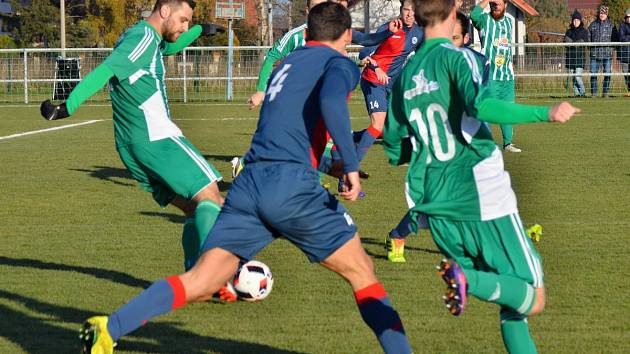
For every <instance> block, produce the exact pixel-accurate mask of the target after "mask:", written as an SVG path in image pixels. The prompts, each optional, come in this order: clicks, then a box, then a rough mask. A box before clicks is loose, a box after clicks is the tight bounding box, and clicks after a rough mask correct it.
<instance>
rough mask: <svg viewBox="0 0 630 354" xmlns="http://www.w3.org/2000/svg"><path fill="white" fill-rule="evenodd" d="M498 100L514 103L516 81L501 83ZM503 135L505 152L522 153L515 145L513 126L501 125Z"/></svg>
mask: <svg viewBox="0 0 630 354" xmlns="http://www.w3.org/2000/svg"><path fill="white" fill-rule="evenodd" d="M499 83H500V84H499V92H498V95H497V96H496V97H497V98H498V99H501V100H504V101H506V102H514V101H515V99H516V94H515V92H514V91H515V87H514V80H508V81H499ZM500 127H501V135H502V137H503V150H504V151H507V152H521V151H522V150H521V149H520V148H518V147H516V146H515V145H514V142H513V140H514V127H513V126H512V125H511V124H501V125H500Z"/></svg>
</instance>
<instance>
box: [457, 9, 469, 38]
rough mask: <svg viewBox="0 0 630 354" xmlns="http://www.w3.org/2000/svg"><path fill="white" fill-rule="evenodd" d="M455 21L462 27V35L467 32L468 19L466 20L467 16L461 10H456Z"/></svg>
mask: <svg viewBox="0 0 630 354" xmlns="http://www.w3.org/2000/svg"><path fill="white" fill-rule="evenodd" d="M457 23H459V25H460V26H461V27H462V35H465V34H466V33H468V24H469V23H470V21H469V20H468V16H466V14H465V13H463V12H461V11H457Z"/></svg>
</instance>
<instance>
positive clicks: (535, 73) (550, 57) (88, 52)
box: [0, 43, 630, 104]
mask: <svg viewBox="0 0 630 354" xmlns="http://www.w3.org/2000/svg"><path fill="white" fill-rule="evenodd" d="M600 47H611V48H612V50H611V53H610V54H611V55H610V68H611V70H610V73H604V72H599V73H595V72H591V53H594V52H595V51H598V50H599V49H597V48H600ZM268 49H269V47H235V48H234V60H233V65H232V70H231V73H232V76H228V60H227V59H228V55H227V53H228V48H227V47H189V48H186V49H185V50H184V51H182V52H181V53H179V54H178V55H175V56H170V57H166V58H165V60H164V63H165V66H166V83H167V90H168V92H169V100H170V101H173V102H221V101H226V100H227V86H228V82H230V81H231V82H232V87H233V100H234V101H236V102H244V101H245V100H247V98H248V97H249V96H250V95H251V94H252V93H253V92H254V91H255V88H256V82H257V79H258V71H259V70H260V66H261V64H262V61H263V59H264V56H265V54H266V52H267V50H268ZM360 49H361V47H357V46H353V47H351V48H350V50H349V53H350V56H351V57H353V58H357V56H358V52H359V50H360ZM514 49H515V50H514V52H515V53H519V54H518V55H515V56H514V60H513V61H514V71H515V77H516V78H515V80H516V94H517V97H520V98H523V97H566V96H573V95H574V94H575V92H574V88H573V84H574V80H573V79H574V78H582V81H583V83H584V89H585V91H586V93H587V95H589V94H590V92H591V80H590V79H591V77H594V78H598V80H597V84H598V88H599V89H598V94H601V92H602V81H603V79H602V78H603V77H609V78H610V84H609V89H608V93H609V94H610V95H626V94H627V92H628V86H627V85H626V81H625V80H624V79H627V80H629V81H628V82H629V83H630V76H629V75H630V74H629V73H628V65H627V64H623V63H622V62H621V59H623V58H625V57H624V55H630V43H544V44H540V43H527V44H517V45H515V46H514ZM576 51H577V52H579V53H582V55H583V57H582V58H583V60H580V59H579V58H578V57H574V56H572V55H573V54H571V53H575V52H576ZM110 52H111V49H94V48H76V49H75V48H73V49H65V55H66V57H76V58H80V59H79V60H80V73H81V77H84V76H85V75H87V74H88V73H89V72H90V71H92V70H93V69H94V68H95V67H96V66H97V65H99V64H100V63H101V62H102V61H103V60H104V59H105V58H106V57H107V56H108V55H109V53H110ZM61 53H62V52H61V49H2V50H0V104H7V103H11V104H17V103H39V102H41V101H42V100H45V99H48V98H51V97H52V93H53V87H54V86H53V85H54V83H55V77H56V76H55V63H56V59H57V58H58V57H59V56H60V55H61ZM624 53H627V54H624ZM628 61H630V60H628ZM576 64H577V65H581V66H582V68H581V69H582V70H579V71H578V70H575V69H571V68H573V67H574V66H575V65H576ZM601 64H605V62H602V63H601ZM593 69H595V68H593ZM624 76H625V77H624ZM57 81H58V82H59V81H78V80H76V79H65V80H61V79H58V80H57ZM108 100H109V95H108V93H107V92H106V88H104V89H103V90H101V91H100V92H99V93H97V94H96V95H95V96H93V97H92V98H91V99H90V102H92V103H96V102H105V101H108ZM352 100H354V101H362V100H363V98H362V95H360V94H355V95H353V98H352Z"/></svg>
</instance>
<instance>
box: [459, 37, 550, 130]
mask: <svg viewBox="0 0 630 354" xmlns="http://www.w3.org/2000/svg"><path fill="white" fill-rule="evenodd" d="M480 58H485V57H483V56H477V55H475V54H474V53H473V52H472V51H471V50H470V49H464V50H461V51H458V52H454V54H453V57H451V58H449V59H453V60H449V62H451V63H452V65H454V67H452V68H450V70H451V71H450V72H454V73H455V75H454V77H453V80H454V82H455V84H456V85H457V91H458V92H459V94H460V95H461V96H462V98H463V99H464V106H465V107H466V108H465V110H466V114H468V115H469V116H470V117H476V118H477V119H480V120H482V121H485V122H488V123H494V124H522V123H533V122H545V121H547V120H548V115H549V108H548V107H545V106H533V105H523V104H516V103H511V102H506V101H502V100H499V99H496V98H492V97H491V95H490V91H489V89H488V87H487V85H486V82H485V80H484V78H483V75H484V74H483V73H484V69H485V63H484V62H482V60H480Z"/></svg>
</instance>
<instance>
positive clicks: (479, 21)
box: [470, 0, 490, 30]
mask: <svg viewBox="0 0 630 354" xmlns="http://www.w3.org/2000/svg"><path fill="white" fill-rule="evenodd" d="M489 2H490V1H489V0H483V1H482V2H480V3H478V4H477V5H475V7H474V8H473V9H472V11H471V12H470V20H471V21H472V23H473V26H475V28H477V29H478V30H479V29H482V28H483V25H484V24H485V22H484V18H483V17H484V12H483V9H485V8H486V6H488V3H489Z"/></svg>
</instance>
